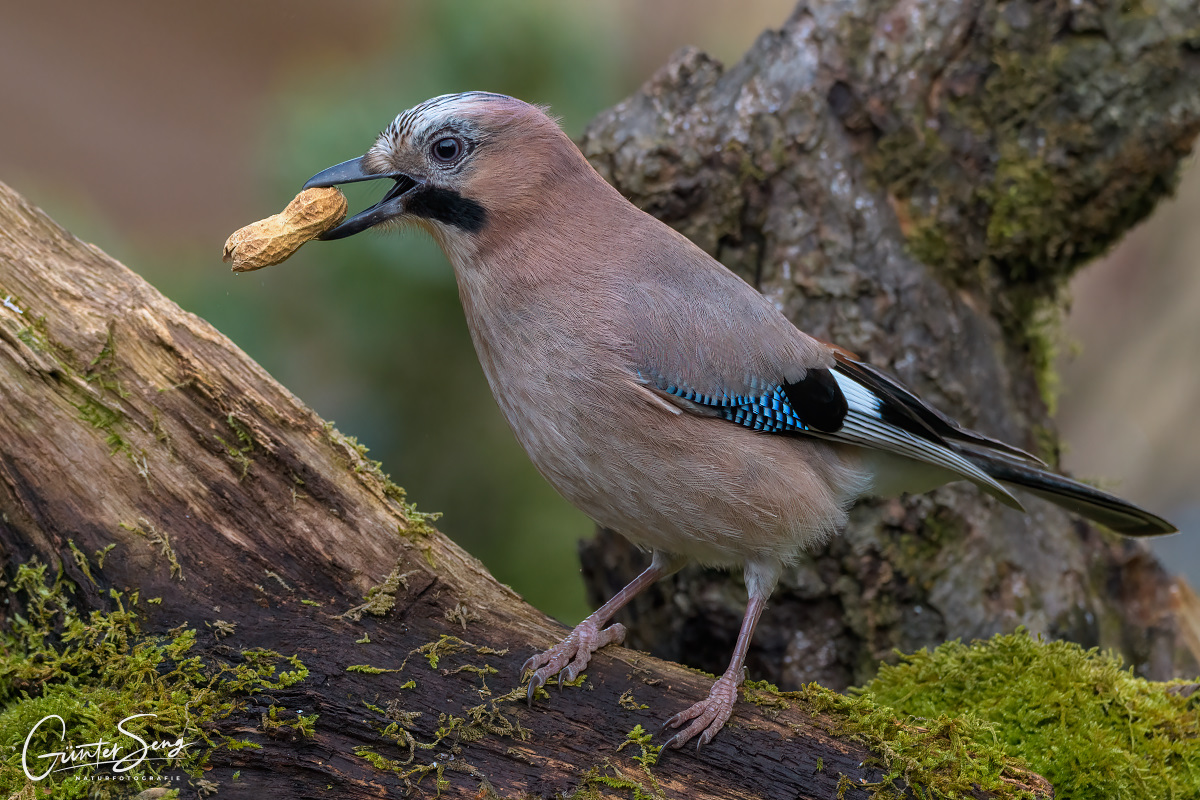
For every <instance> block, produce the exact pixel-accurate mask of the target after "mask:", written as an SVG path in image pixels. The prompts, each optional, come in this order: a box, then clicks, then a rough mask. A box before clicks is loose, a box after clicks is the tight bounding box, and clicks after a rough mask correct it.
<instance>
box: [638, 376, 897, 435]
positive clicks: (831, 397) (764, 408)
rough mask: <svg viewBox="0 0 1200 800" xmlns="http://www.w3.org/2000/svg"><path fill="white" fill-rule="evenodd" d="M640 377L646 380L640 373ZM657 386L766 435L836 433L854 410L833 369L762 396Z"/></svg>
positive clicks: (770, 389) (752, 383)
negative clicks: (706, 392)
mask: <svg viewBox="0 0 1200 800" xmlns="http://www.w3.org/2000/svg"><path fill="white" fill-rule="evenodd" d="M638 377H639V378H642V380H645V377H644V376H643V375H642V374H641V373H640V372H639V373H638ZM748 383H749V385H750V386H751V387H754V388H757V386H755V384H758V386H762V384H761V383H759V382H758V381H755V380H749V381H748ZM654 385H655V386H657V387H658V388H659V389H660V390H661V391H664V392H666V393H667V394H670V395H674V396H675V397H678V398H680V399H682V400H686V401H688V402H689V403H693V404H695V405H697V406H701V407H703V408H705V409H707V410H709V411H711V412H712V414H713V415H714V416H717V417H720V418H721V419H724V420H728V421H729V422H733V423H736V424H738V425H742V426H743V427H746V428H750V429H751V430H755V431H762V432H763V433H808V432H813V433H834V432H836V431H838V430H840V429H841V427H842V424H843V422H844V421H845V419H846V414H847V413H848V412H849V410H850V407H851V404H849V403H848V402H847V395H846V394H845V393H844V392H843V389H844V388H845V387H843V386H841V385H840V382H839V381H838V380H837V378H836V377H835V376H834V374H833V373H831V372H830V371H829V370H827V369H819V368H814V369H810V370H808V372H807V373H806V374H805V376H804V377H803V378H801V379H800V380H798V381H793V382H791V383H784V384H777V385H775V386H770V385H767V386H763V389H764V391H763V393H762V394H728V393H725V392H722V393H721V394H720V395H711V394H704V393H703V392H698V391H696V390H695V389H692V388H690V387H688V386H686V385H681V384H678V383H671V382H670V381H668V380H657V381H654ZM859 394H860V395H861V394H863V392H862V390H860V391H859ZM855 399H856V400H858V401H860V402H861V401H862V398H860V397H856V398H855ZM871 399H873V398H871Z"/></svg>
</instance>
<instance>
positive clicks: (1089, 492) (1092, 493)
mask: <svg viewBox="0 0 1200 800" xmlns="http://www.w3.org/2000/svg"><path fill="white" fill-rule="evenodd" d="M960 452H961V453H962V456H963V457H964V458H966V459H967V460H968V461H970V462H971V463H973V464H974V465H975V466H977V467H979V468H980V469H982V470H983V471H984V472H986V473H987V474H988V475H991V476H992V477H993V478H995V479H996V480H998V481H1001V482H1003V483H1011V484H1013V485H1014V486H1019V487H1021V488H1022V489H1025V490H1026V491H1029V492H1032V493H1033V494H1036V495H1037V496H1038V497H1041V498H1042V499H1044V500H1049V501H1050V502H1051V503H1054V504H1055V505H1059V506H1062V507H1063V508H1065V509H1067V510H1068V511H1073V512H1075V513H1076V514H1079V515H1081V516H1084V517H1087V518H1088V519H1090V520H1092V521H1093V522H1098V523H1100V524H1101V525H1103V526H1104V527H1106V528H1111V529H1112V530H1114V531H1116V532H1117V533H1121V534H1124V535H1125V536H1161V535H1162V534H1165V533H1175V532H1176V531H1177V530H1179V529H1178V528H1176V527H1175V526H1174V525H1172V524H1171V523H1169V522H1167V521H1166V520H1165V519H1163V518H1162V517H1160V516H1158V515H1157V514H1151V513H1150V512H1149V511H1146V510H1145V509H1143V508H1139V507H1137V506H1135V505H1134V504H1133V503H1129V502H1126V501H1125V500H1122V499H1121V498H1119V497H1114V496H1113V495H1111V494H1108V493H1107V492H1102V491H1100V490H1099V489H1097V488H1096V487H1094V486H1088V485H1087V484H1086V483H1080V482H1079V481H1073V480H1071V479H1070V478H1064V477H1063V476H1062V475H1055V474H1054V473H1053V472H1047V471H1046V470H1044V469H1039V468H1038V467H1035V466H1033V465H1032V464H1029V463H1021V462H1020V461H1017V460H1016V459H1012V458H1006V457H1005V456H1003V455H1001V454H998V453H989V452H986V451H984V450H982V448H980V449H976V448H973V447H964V448H961V451H960Z"/></svg>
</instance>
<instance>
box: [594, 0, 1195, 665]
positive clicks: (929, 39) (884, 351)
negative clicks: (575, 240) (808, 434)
mask: <svg viewBox="0 0 1200 800" xmlns="http://www.w3.org/2000/svg"><path fill="white" fill-rule="evenodd" d="M1198 131H1200V5H1197V4H1196V3H1178V2H1169V1H1168V0H1145V2H1136V3H1127V2H1119V1H1118V0H1081V1H1080V2H1074V1H1073V2H1069V3H1068V2H1043V3H1033V2H1028V0H972V1H971V2H962V1H961V0H932V1H929V2H927V1H925V0H921V1H920V2H916V1H914V0H864V1H863V2H848V3H807V2H804V3H800V4H799V7H798V8H797V9H796V11H795V12H794V14H793V15H792V17H791V18H790V19H788V20H787V22H786V23H785V24H784V25H783V26H782V28H781V29H780V30H778V31H768V32H765V33H763V34H762V35H761V36H760V37H759V39H758V41H757V42H756V43H755V44H754V46H753V47H752V48H751V49H750V51H749V52H748V53H747V54H746V55H745V56H744V57H743V58H742V60H741V61H740V62H739V63H737V64H736V65H734V66H732V67H730V68H729V69H725V68H724V67H723V66H722V65H721V64H719V63H717V62H715V61H714V60H712V59H711V58H709V57H707V56H705V55H704V54H702V53H699V52H697V51H695V50H686V51H683V52H681V53H680V54H678V55H677V56H676V57H675V58H674V59H673V60H672V61H671V63H670V64H668V65H667V66H665V67H664V68H663V69H662V70H661V71H660V72H659V73H658V74H657V75H656V76H655V77H654V78H653V79H652V80H650V81H649V82H648V83H647V84H646V85H645V86H644V87H643V88H642V89H641V90H640V91H639V92H637V93H636V94H635V95H633V96H632V97H630V98H629V99H627V100H625V101H624V102H622V103H620V104H618V105H617V106H615V107H613V108H612V109H610V110H609V111H606V112H604V113H603V114H601V115H600V116H599V117H598V118H597V119H596V120H595V121H593V122H592V124H591V125H590V127H589V128H588V129H587V131H586V132H585V134H584V135H583V137H582V147H583V150H584V152H585V153H586V155H587V156H588V157H589V158H590V159H591V160H592V163H593V164H595V166H596V167H597V169H599V170H600V171H601V173H602V174H604V175H605V177H606V178H607V179H608V180H609V181H610V182H611V183H613V185H615V186H616V187H617V188H618V189H620V190H621V192H622V193H624V194H625V195H626V196H627V197H629V198H630V199H631V200H632V201H633V202H635V203H637V204H638V205H640V206H641V207H643V208H645V209H646V210H647V211H649V212H651V213H653V214H655V215H657V216H658V217H660V218H661V219H663V220H664V221H666V222H668V223H670V224H671V225H673V226H675V227H676V228H678V229H679V230H680V231H681V232H683V233H684V234H686V235H687V236H688V237H689V238H691V239H693V240H694V241H696V242H698V243H699V244H700V245H701V246H702V247H704V248H705V249H707V250H708V251H709V252H710V253H712V254H713V255H715V256H716V257H717V258H719V259H720V260H721V261H723V262H724V263H725V264H727V265H728V266H730V267H731V268H732V269H734V270H736V271H738V272H739V273H740V274H741V275H742V276H743V277H744V278H746V280H748V281H750V282H751V283H753V284H755V285H756V286H757V287H758V288H759V289H760V290H761V291H763V292H764V294H766V295H767V296H768V297H770V298H772V299H773V300H774V301H775V302H776V303H777V304H778V305H779V307H780V308H781V309H783V310H784V312H785V313H786V314H788V316H789V317H790V318H791V319H792V320H793V321H794V322H795V323H796V324H797V326H798V327H800V328H801V329H802V330H805V331H808V332H809V333H811V334H813V335H815V336H817V337H820V338H822V339H825V340H827V341H831V342H835V343H837V344H839V345H841V346H843V347H846V348H848V349H850V350H853V351H855V352H857V353H858V354H859V355H861V356H862V357H863V358H865V359H866V360H868V361H870V362H872V363H873V364H876V365H877V366H880V367H882V368H885V369H887V370H888V371H890V372H892V373H893V374H895V375H897V376H899V377H900V378H901V379H902V380H903V381H904V382H905V383H906V384H908V385H909V386H911V387H912V388H913V389H915V390H916V391H917V393H918V394H920V395H921V396H923V397H925V398H926V399H928V400H929V401H930V402H932V403H933V404H934V405H936V406H937V407H938V408H940V409H941V410H942V411H944V412H946V413H949V414H950V415H951V416H954V417H955V418H957V419H958V420H960V421H961V422H962V423H964V424H966V425H967V426H969V427H972V428H976V429H978V430H981V431H983V432H985V433H987V434H990V435H992V436H995V437H997V438H999V439H1002V440H1005V441H1008V442H1011V443H1013V444H1016V445H1018V446H1021V447H1023V448H1025V449H1027V450H1029V451H1031V452H1035V453H1038V454H1039V455H1041V456H1042V457H1043V458H1044V459H1045V460H1046V461H1047V462H1049V463H1055V462H1056V461H1057V459H1058V442H1057V438H1056V436H1055V433H1054V426H1053V420H1052V415H1051V407H1052V405H1053V394H1054V388H1053V377H1054V376H1053V358H1054V351H1055V342H1056V339H1055V334H1056V323H1057V320H1058V319H1059V316H1060V314H1061V308H1062V307H1063V306H1064V305H1065V303H1066V298H1065V293H1064V292H1063V291H1062V289H1063V287H1064V285H1065V283H1066V281H1067V279H1068V277H1069V276H1070V275H1071V274H1072V273H1073V272H1074V271H1075V270H1076V269H1078V268H1079V267H1080V266H1081V265H1083V264H1084V263H1086V261H1087V260H1089V259H1090V258H1092V257H1094V256H1096V255H1097V254H1099V253H1102V252H1103V251H1104V250H1105V249H1106V248H1107V247H1109V246H1110V245H1111V244H1112V243H1113V242H1115V241H1116V240H1117V239H1118V238H1119V237H1120V236H1121V235H1122V234H1123V233H1124V232H1125V231H1126V230H1128V229H1129V228H1130V227H1131V226H1132V225H1134V224H1135V223H1136V222H1138V221H1139V220H1140V219H1142V218H1143V217H1144V216H1145V215H1146V214H1148V213H1149V211H1150V209H1151V208H1152V207H1153V206H1154V204H1155V202H1157V201H1158V200H1159V199H1161V198H1163V197H1165V196H1166V195H1167V194H1169V193H1170V191H1171V190H1172V188H1173V187H1174V185H1175V180H1176V174H1177V171H1178V168H1179V164H1180V162H1181V160H1182V159H1183V158H1184V157H1185V156H1186V154H1187V153H1188V151H1189V150H1190V148H1191V146H1192V143H1193V141H1194V139H1195V137H1196V134H1197V132H1198ZM1112 424H1113V425H1114V426H1120V425H1123V424H1126V421H1123V420H1120V419H1114V420H1113V421H1112ZM1089 477H1092V476H1089ZM1099 477H1101V479H1102V476H1099ZM1118 492H1119V489H1118ZM1022 502H1025V503H1026V505H1027V508H1028V509H1029V510H1030V512H1031V513H1030V514H1029V515H1022V514H1020V513H1018V512H1016V511H1013V510H1011V509H1007V508H1003V507H1001V506H1000V505H999V504H998V503H996V502H995V501H994V500H992V499H991V498H989V497H986V496H984V495H983V494H982V493H981V492H979V491H978V490H976V489H975V488H974V487H973V486H969V485H967V484H965V483H958V484H953V485H950V486H947V487H943V488H942V489H939V490H938V491H935V492H933V493H931V494H928V495H923V496H919V497H910V498H905V499H902V500H881V501H875V502H864V503H861V504H859V505H858V506H857V507H856V508H855V509H854V510H853V511H852V513H851V521H850V524H849V526H848V528H847V530H846V531H845V533H844V534H843V535H841V536H837V537H834V538H833V539H832V540H831V541H830V542H829V543H828V544H827V545H826V546H824V547H822V548H818V549H817V550H816V551H814V552H813V553H811V554H810V555H809V556H808V557H807V558H805V559H803V560H802V561H801V562H800V563H799V564H798V565H797V566H796V567H795V568H794V569H791V570H790V571H788V572H786V573H785V575H784V577H783V580H782V582H781V585H780V588H779V589H778V590H777V591H776V593H775V595H774V596H773V598H772V600H771V603H770V605H769V607H768V609H767V611H766V612H765V613H764V615H763V617H762V620H761V621H760V623H759V626H758V630H757V633H756V635H755V639H754V643H753V645H752V648H751V653H750V657H749V659H748V662H747V663H748V665H749V670H750V674H751V675H752V676H756V677H760V678H765V679H767V680H770V681H772V682H775V683H777V684H779V685H780V686H781V687H785V688H789V687H796V686H800V685H803V684H804V683H805V682H807V681H813V680H816V681H819V682H821V683H822V684H823V685H826V686H831V687H834V688H839V689H840V688H843V687H846V686H850V685H855V684H861V683H863V682H864V681H866V680H868V679H869V678H870V677H871V676H872V675H873V674H874V672H875V670H876V669H877V666H878V664H879V663H880V661H881V660H888V659H893V658H894V657H895V656H894V651H895V650H897V649H899V650H902V651H905V652H911V651H914V650H918V649H920V648H922V647H932V646H934V645H936V644H938V643H940V642H943V641H946V640H948V639H955V638H963V639H965V640H969V639H972V638H976V637H987V636H990V635H992V634H994V633H997V632H1003V631H1011V630H1013V629H1015V628H1016V627H1017V626H1019V625H1023V626H1025V627H1026V628H1028V629H1029V630H1031V631H1034V632H1037V633H1041V634H1045V635H1046V636H1049V637H1052V638H1062V639H1069V640H1071V641H1075V642H1079V643H1081V644H1083V645H1085V646H1088V647H1093V646H1099V647H1102V648H1106V649H1112V650H1115V651H1116V652H1118V653H1120V654H1121V655H1122V657H1123V658H1124V659H1125V661H1126V663H1128V664H1131V665H1133V666H1135V667H1136V669H1137V670H1138V671H1139V672H1140V673H1141V674H1144V675H1146V676H1148V677H1151V678H1154V679H1157V680H1164V679H1167V678H1170V677H1172V676H1174V675H1180V674H1194V673H1195V671H1196V669H1197V667H1196V650H1195V649H1194V648H1195V645H1194V642H1195V636H1194V634H1192V635H1191V639H1190V641H1192V642H1193V645H1192V646H1191V647H1189V646H1188V641H1189V638H1188V633H1187V629H1188V626H1189V625H1192V626H1194V625H1195V624H1196V622H1195V620H1192V621H1191V622H1189V621H1188V620H1186V619H1181V617H1180V616H1179V611H1178V609H1179V607H1180V604H1179V598H1180V597H1181V593H1180V591H1179V590H1178V587H1177V586H1176V585H1175V583H1174V582H1173V581H1172V579H1171V578H1170V577H1169V576H1168V574H1167V573H1166V571H1165V570H1164V569H1163V568H1162V567H1161V566H1160V565H1159V563H1158V562H1157V561H1156V560H1155V559H1154V558H1153V557H1152V555H1151V554H1150V552H1149V550H1148V548H1146V547H1145V545H1144V544H1142V543H1139V542H1134V541H1130V540H1120V539H1118V538H1117V537H1114V536H1112V535H1111V534H1108V533H1104V532H1100V531H1098V530H1096V529H1095V528H1093V527H1091V526H1088V525H1086V524H1084V523H1082V522H1081V521H1080V520H1078V519H1077V518H1073V517H1071V516H1070V515H1069V514H1067V513H1065V512H1063V511H1061V510H1059V509H1057V508H1055V507H1053V506H1050V505H1049V504H1047V503H1044V502H1041V501H1039V500H1037V499H1036V498H1032V497H1028V496H1027V495H1022ZM583 562H584V574H585V578H586V579H587V581H588V585H589V596H590V599H591V600H592V601H593V602H595V603H599V602H602V601H603V600H604V599H606V598H608V597H610V596H612V594H613V593H614V592H615V591H616V590H617V589H618V588H619V587H621V586H623V585H624V584H625V583H626V582H628V580H629V579H630V578H631V577H632V576H633V575H636V574H637V573H638V572H639V571H640V569H641V568H642V567H643V566H644V565H645V563H646V561H645V560H644V556H643V555H642V554H641V553H639V552H637V551H636V550H634V549H633V548H632V547H630V546H629V545H628V544H627V543H625V542H624V541H623V540H622V539H621V538H620V537H618V536H615V535H614V534H611V533H607V532H601V533H600V534H599V536H598V537H597V538H596V539H595V540H593V541H592V542H589V543H586V544H585V545H584V547H583ZM738 580H739V579H738V577H737V576H735V578H734V580H732V581H731V580H729V579H728V578H727V577H726V576H725V575H724V574H720V573H714V572H706V571H704V570H700V569H698V568H697V569H690V570H685V571H684V572H682V573H680V574H679V575H677V576H675V577H673V578H671V579H668V580H667V581H663V582H661V583H660V584H659V585H658V586H657V587H655V588H654V589H652V590H651V591H649V592H646V593H645V594H644V595H643V596H642V597H640V598H638V599H637V600H636V601H635V602H634V603H633V604H632V605H631V606H630V607H628V608H627V609H626V610H625V612H623V614H622V615H618V617H617V618H618V619H619V620H620V621H622V622H624V623H625V624H626V625H627V626H628V627H629V629H630V639H629V642H631V643H633V644H634V645H635V646H637V647H639V648H644V649H647V650H650V651H651V652H653V653H654V654H655V655H659V656H662V657H664V658H670V659H673V660H684V661H686V663H688V664H691V665H692V666H696V667H699V668H702V669H706V670H710V671H714V672H720V671H721V670H723V669H724V665H725V663H726V661H727V659H728V657H729V650H730V643H732V642H733V640H734V638H735V636H736V633H737V627H738V623H739V621H740V620H741V617H742V609H743V607H744V603H745V592H744V590H743V589H741V588H740V586H739V585H738Z"/></svg>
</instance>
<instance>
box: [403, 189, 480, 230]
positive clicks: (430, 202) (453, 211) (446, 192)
mask: <svg viewBox="0 0 1200 800" xmlns="http://www.w3.org/2000/svg"><path fill="white" fill-rule="evenodd" d="M404 210H405V211H407V212H408V213H409V214H413V215H415V216H418V217H425V218H427V219H433V220H437V221H438V222H443V223H445V224H447V225H453V226H454V227H456V228H460V229H462V230H464V231H466V232H467V233H479V232H480V231H481V230H483V229H484V226H486V225H487V210H486V209H485V208H484V207H483V206H481V205H480V204H479V203H478V201H475V200H472V199H471V198H469V197H463V196H462V195H461V194H459V193H458V192H455V191H453V190H451V189H441V188H438V187H436V186H427V187H425V188H423V189H418V190H417V191H415V192H413V193H412V194H411V195H409V196H408V197H407V198H405V203H404Z"/></svg>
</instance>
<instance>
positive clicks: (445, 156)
mask: <svg viewBox="0 0 1200 800" xmlns="http://www.w3.org/2000/svg"><path fill="white" fill-rule="evenodd" d="M462 151H463V144H462V141H460V140H459V139H456V138H454V137H453V136H447V137H446V138H444V139H438V140H437V141H436V142H434V143H433V147H431V148H430V152H431V153H433V157H434V159H435V160H437V161H440V162H442V163H443V164H449V163H450V162H451V161H454V160H455V159H457V158H458V157H459V156H460V155H462Z"/></svg>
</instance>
